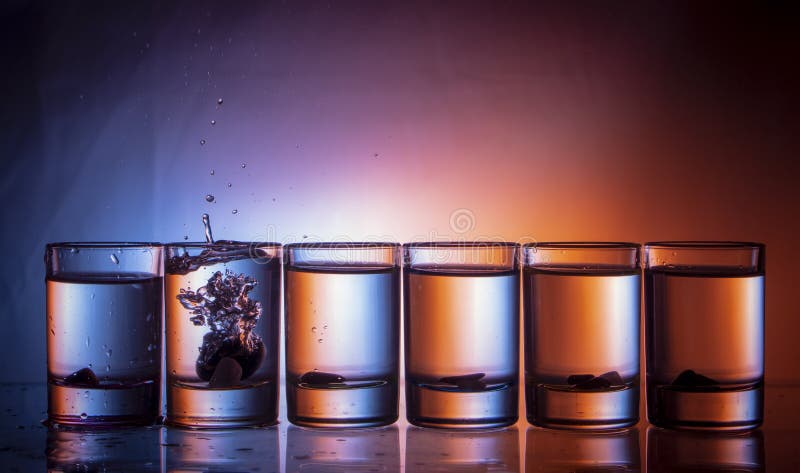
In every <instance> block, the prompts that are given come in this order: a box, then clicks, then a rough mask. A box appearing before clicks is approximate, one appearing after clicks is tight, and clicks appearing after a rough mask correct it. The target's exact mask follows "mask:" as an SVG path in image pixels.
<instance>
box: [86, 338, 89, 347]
mask: <svg viewBox="0 0 800 473" xmlns="http://www.w3.org/2000/svg"><path fill="white" fill-rule="evenodd" d="M86 348H89V337H86Z"/></svg>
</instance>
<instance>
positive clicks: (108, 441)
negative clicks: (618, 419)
mask: <svg viewBox="0 0 800 473" xmlns="http://www.w3.org/2000/svg"><path fill="white" fill-rule="evenodd" d="M766 396H767V398H766V420H765V423H764V426H763V427H762V428H760V429H757V430H755V431H752V432H747V433H741V434H730V433H720V434H711V433H698V432H685V431H668V430H663V429H658V428H655V427H652V426H649V425H648V424H647V423H646V422H640V423H639V425H638V426H636V427H635V428H633V429H628V430H624V431H619V432H611V433H587V432H575V431H565V430H548V429H540V428H535V427H531V426H530V425H528V424H527V423H526V422H525V421H524V420H521V421H520V422H518V423H517V424H516V425H514V426H512V427H509V428H505V429H493V430H483V431H481V430H473V431H452V430H434V429H424V428H419V427H414V426H411V425H409V424H408V423H407V422H405V420H401V421H400V422H398V423H396V424H394V425H392V426H389V427H383V428H373V429H327V430H322V429H305V428H301V427H296V426H293V425H291V424H289V423H288V422H287V421H286V412H285V408H282V410H281V415H280V423H279V424H278V425H277V426H274V427H269V428H261V429H240V430H202V431H191V430H182V429H175V428H165V427H151V428H134V429H113V430H93V431H79V430H48V429H47V428H46V427H45V426H43V425H42V423H41V421H42V419H43V418H44V417H45V411H46V400H47V398H46V386H45V385H44V384H4V385H0V417H1V418H2V422H0V465H2V468H1V469H2V470H3V471H10V472H11V471H21V472H28V471H80V472H84V471H86V472H88V471H161V472H168V471H169V472H179V471H181V472H185V471H237V472H240V471H254V472H255V471H257V472H264V473H269V472H276V473H277V472H287V473H288V472H304V473H307V472H331V471H334V472H350V471H357V472H362V471H363V472H367V471H376V472H404V471H405V472H438V471H454V472H517V471H528V472H575V471H581V472H588V471H597V472H599V471H650V472H674V471H678V472H680V471H737V472H750V471H752V472H760V471H771V472H793V471H800V449H798V448H797V446H796V444H797V441H798V440H800V427H798V425H799V424H798V421H800V414H798V401H800V385H767V390H766ZM402 407H403V406H402V405H401V419H404V418H405V417H404V415H405V413H404V412H403V409H402Z"/></svg>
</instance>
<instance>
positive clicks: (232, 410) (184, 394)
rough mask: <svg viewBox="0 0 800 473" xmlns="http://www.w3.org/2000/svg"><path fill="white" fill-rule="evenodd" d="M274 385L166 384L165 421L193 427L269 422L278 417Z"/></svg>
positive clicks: (267, 382) (231, 426)
mask: <svg viewBox="0 0 800 473" xmlns="http://www.w3.org/2000/svg"><path fill="white" fill-rule="evenodd" d="M277 394H278V389H277V386H275V384H274V383H272V382H271V381H264V382H262V383H260V384H253V385H246V386H242V387H238V388H235V389H230V388H225V389H212V388H198V387H193V386H188V385H182V384H179V383H173V384H172V385H170V386H168V387H167V416H166V419H165V423H166V424H168V425H174V426H178V427H188V428H194V429H227V428H235V427H254V426H265V425H272V424H274V423H275V422H277V420H278V404H277Z"/></svg>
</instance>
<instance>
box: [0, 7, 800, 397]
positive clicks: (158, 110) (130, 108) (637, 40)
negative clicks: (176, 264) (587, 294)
mask: <svg viewBox="0 0 800 473" xmlns="http://www.w3.org/2000/svg"><path fill="white" fill-rule="evenodd" d="M2 8H3V10H0V11H2V12H3V17H2V18H3V20H4V21H3V23H4V24H5V26H4V27H3V28H2V30H3V31H2V33H0V34H2V42H3V44H7V45H8V44H10V45H11V48H10V49H11V50H10V51H9V56H8V58H7V60H4V64H5V67H6V71H5V72H4V73H3V74H2V75H3V76H6V77H4V79H3V80H4V81H7V84H6V85H5V86H4V87H3V91H4V102H5V103H4V108H5V111H4V112H3V114H2V120H3V121H2V125H3V126H2V130H3V131H2V134H0V159H2V165H3V171H4V172H3V174H2V177H1V178H0V195H1V196H2V201H3V203H4V206H3V209H2V215H1V218H2V219H1V220H0V222H2V228H3V233H2V238H3V243H4V245H3V248H4V257H3V264H2V269H0V277H1V278H2V279H0V282H2V285H3V287H4V289H5V291H6V292H7V294H8V295H7V296H6V298H5V300H6V304H4V305H3V307H2V309H1V312H0V317H2V326H3V330H2V331H0V344H2V345H3V347H4V350H5V355H4V356H3V357H1V358H0V372H2V375H0V379H3V380H13V381H31V380H43V379H44V376H45V348H44V339H45V337H44V334H45V333H44V331H45V328H44V321H45V314H44V284H43V275H44V265H43V264H42V254H43V250H44V245H45V244H46V243H47V242H51V241H63V240H155V241H176V240H182V239H183V236H184V235H188V236H189V238H190V239H192V240H199V239H202V237H203V232H202V224H201V222H200V215H201V214H202V213H203V212H208V213H210V214H211V218H212V223H213V226H214V231H215V236H216V237H217V238H219V239H222V238H226V239H269V240H278V241H281V242H289V241H297V240H300V239H302V236H303V235H308V236H309V238H310V239H320V240H322V239H352V240H359V239H384V240H385V239H391V240H396V241H406V240H412V239H413V240H427V239H430V238H451V239H452V238H467V239H471V238H477V237H492V238H502V239H505V240H509V241H516V240H521V239H524V240H526V241H529V240H531V239H536V240H540V241H543V240H564V239H569V240H575V239H580V240H626V241H640V242H642V241H646V240H653V239H745V240H757V241H763V242H766V244H767V248H768V250H767V251H768V254H769V261H768V264H767V267H768V269H767V272H768V283H767V345H766V346H767V376H768V378H769V379H771V380H773V381H776V380H786V379H789V378H796V377H797V373H796V369H795V368H794V366H795V362H796V360H797V359H798V353H799V351H798V344H797V343H796V341H795V338H796V333H797V316H798V310H797V304H796V303H795V302H794V292H796V289H795V288H794V273H793V268H795V267H798V265H799V264H800V260H799V259H798V255H797V251H796V250H795V249H794V245H795V239H796V238H795V235H798V223H797V217H796V213H797V208H798V207H797V204H798V191H797V184H796V179H797V175H798V171H799V170H800V169H798V167H799V166H798V164H797V161H796V159H795V158H796V156H795V154H796V153H794V152H793V151H794V150H796V149H797V138H796V136H798V134H797V132H798V131H800V130H797V128H798V126H797V123H798V121H797V119H796V110H797V108H796V105H797V101H796V95H797V94H796V92H795V90H794V89H795V86H796V84H797V83H800V82H798V74H797V71H796V66H795V64H794V63H795V62H796V58H797V57H798V56H799V55H798V52H799V51H798V46H797V45H798V44H800V43H799V42H797V41H792V39H793V38H794V39H796V37H797V34H796V33H795V32H793V31H794V25H793V22H791V21H790V18H791V15H786V14H784V12H782V11H780V10H775V8H776V7H774V6H772V7H766V6H764V7H761V6H757V5H751V6H749V7H735V8H729V9H727V10H725V11H718V10H719V9H720V8H721V7H717V6H713V5H708V6H688V5H686V6H677V7H676V6H668V5H657V6H655V5H649V6H646V7H645V6H639V5H637V4H631V5H622V4H606V3H597V4H593V5H577V4H576V5H570V6H563V7H555V6H552V5H543V4H540V5H528V4H527V3H526V2H519V3H515V2H485V3H470V2H431V3H430V4H428V3H424V2H419V3H416V2H397V3H394V4H392V3H383V2H363V3H352V2H346V3H340V2H330V3H326V2H302V3H295V2H288V3H287V4H283V3H274V4H259V5H251V6H244V5H240V6H238V7H235V8H234V7H233V6H231V5H228V4H222V3H220V4H212V3H207V2H186V3H177V2H165V3H163V4H159V3H156V2H154V3H153V4H146V3H143V2H142V3H139V2H137V3H135V4H130V5H114V4H108V5H107V4H104V3H97V4H92V3H77V4H69V5H66V4H64V5H62V4H52V5H49V6H48V7H47V8H45V7H43V6H38V5H37V4H27V3H24V2H22V3H13V2H12V4H10V5H7V6H5V7H2ZM769 8H772V9H769ZM218 98H222V99H223V103H222V104H221V105H219V106H218V105H217V99H218ZM211 120H215V121H216V124H215V125H213V126H212V125H211ZM201 140H205V141H206V142H205V145H202V146H201V144H200V142H201ZM242 163H246V164H247V166H246V167H245V168H242V166H241V164H242ZM212 169H213V170H214V175H211V170H212ZM228 183H230V184H231V186H230V187H228V186H227V184H228ZM206 194H213V195H214V196H215V199H216V200H215V202H214V203H207V202H206V201H205V196H206ZM234 209H236V210H237V211H238V213H237V214H235V215H234V214H233V213H232V210H234ZM458 209H467V210H468V211H469V213H467V214H466V215H467V216H470V218H472V220H471V224H469V225H467V228H468V229H469V230H468V231H466V232H463V233H459V232H456V231H454V229H453V228H452V227H451V225H450V218H451V215H452V214H453V212H454V211H456V210H458ZM468 223H470V222H468Z"/></svg>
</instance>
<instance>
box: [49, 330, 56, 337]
mask: <svg viewBox="0 0 800 473" xmlns="http://www.w3.org/2000/svg"><path fill="white" fill-rule="evenodd" d="M50 335H52V336H54V337H55V336H56V331H55V330H53V329H50Z"/></svg>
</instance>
